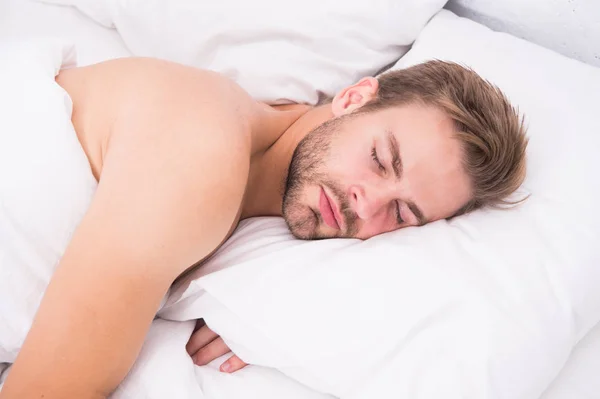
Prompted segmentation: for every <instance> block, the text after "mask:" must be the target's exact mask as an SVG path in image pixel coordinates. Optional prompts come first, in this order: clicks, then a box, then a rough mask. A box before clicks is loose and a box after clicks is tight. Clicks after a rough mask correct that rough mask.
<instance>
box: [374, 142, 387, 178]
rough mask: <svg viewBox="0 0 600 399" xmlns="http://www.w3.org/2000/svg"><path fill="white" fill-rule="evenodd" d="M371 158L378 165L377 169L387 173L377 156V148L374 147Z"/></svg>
mask: <svg viewBox="0 0 600 399" xmlns="http://www.w3.org/2000/svg"><path fill="white" fill-rule="evenodd" d="M371 158H373V161H374V162H375V164H376V165H377V168H379V170H380V171H382V172H385V166H383V164H382V163H381V161H380V160H379V157H378V156H377V149H376V148H375V147H373V149H372V150H371Z"/></svg>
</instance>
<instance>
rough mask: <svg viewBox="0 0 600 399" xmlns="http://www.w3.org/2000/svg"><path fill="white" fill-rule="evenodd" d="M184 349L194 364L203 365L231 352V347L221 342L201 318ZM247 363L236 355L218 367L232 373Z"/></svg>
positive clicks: (221, 339)
mask: <svg viewBox="0 0 600 399" xmlns="http://www.w3.org/2000/svg"><path fill="white" fill-rule="evenodd" d="M186 350H187V352H188V353H189V354H190V356H191V357H192V360H193V361H194V364H197V365H198V366H204V365H206V364H208V363H210V362H212V361H213V360H215V359H216V358H218V357H220V356H223V355H224V354H226V353H229V352H231V349H229V347H228V346H227V345H226V344H225V342H223V338H221V337H219V336H218V335H217V334H216V333H215V332H214V331H212V330H211V329H210V328H208V327H207V326H206V325H205V324H204V321H203V320H198V322H197V323H196V330H195V331H194V333H193V334H192V336H191V337H190V340H189V341H188V343H187V345H186ZM247 365H248V364H247V363H244V361H243V360H242V359H240V358H239V357H237V356H236V355H233V356H231V357H230V358H229V359H227V361H226V362H225V363H223V364H222V365H221V367H219V369H220V370H221V371H223V372H225V373H233V372H234V371H238V370H239V369H241V368H244V367H246V366H247Z"/></svg>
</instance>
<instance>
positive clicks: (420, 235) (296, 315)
mask: <svg viewBox="0 0 600 399" xmlns="http://www.w3.org/2000/svg"><path fill="white" fill-rule="evenodd" d="M432 58H440V59H446V60H453V61H457V62H461V63H463V64H466V65H469V66H471V67H472V68H473V69H475V71H477V72H479V73H480V74H481V75H482V76H484V77H485V78H488V79H489V80H491V81H493V82H494V83H496V84H498V85H499V86H500V87H501V88H502V89H503V90H505V91H506V93H507V94H508V96H509V97H510V98H511V100H512V101H513V102H514V104H516V105H518V106H519V107H520V109H521V111H522V112H523V113H525V115H526V117H527V122H528V125H529V136H530V138H531V141H530V146H529V150H528V155H529V159H528V165H529V175H528V178H527V180H526V182H525V188H526V190H527V191H530V192H531V194H532V195H531V198H530V199H529V200H528V201H527V202H526V203H525V204H523V205H522V206H520V207H518V208H516V209H513V210H505V211H500V210H495V211H489V210H483V211H477V212H475V213H472V214H470V215H466V216H464V217H459V218H456V219H455V220H452V221H439V222H437V223H434V224H431V225H428V226H425V227H422V228H410V229H404V230H400V231H397V232H394V233H390V234H386V235H382V236H378V237H375V238H373V239H370V240H367V241H364V242H359V241H353V240H326V241H318V242H302V241H295V240H292V239H291V236H290V235H289V233H286V232H285V226H284V224H283V222H282V221H281V220H280V219H260V220H258V221H257V220H253V221H248V222H247V223H246V224H244V225H242V229H241V230H240V231H238V233H237V234H241V236H240V235H236V236H234V238H233V239H232V240H231V242H230V243H229V245H226V246H224V247H223V248H222V249H221V251H220V252H219V253H217V254H216V255H215V256H214V257H213V258H212V259H211V260H210V261H209V262H208V265H207V266H206V267H207V268H208V269H207V270H214V269H218V268H222V267H226V266H235V267H228V268H226V269H225V270H222V271H219V272H216V273H213V274H210V275H208V276H205V277H203V278H200V279H195V278H196V277H197V275H192V276H189V277H188V278H187V279H186V280H185V281H184V282H183V283H182V284H181V285H180V286H178V287H176V288H175V289H174V292H173V295H172V297H171V299H170V301H169V302H168V304H167V306H166V307H165V308H164V309H163V311H162V312H161V313H160V315H161V317H164V318H169V319H173V320H185V319H190V318H196V317H204V318H205V320H206V321H207V323H208V325H209V326H211V328H213V329H214V330H215V331H216V332H217V333H219V334H220V335H221V336H223V338H224V339H225V341H226V342H227V343H228V344H229V345H230V347H231V348H232V349H233V350H234V352H236V353H237V354H239V355H240V356H241V357H242V358H243V359H244V360H245V361H247V362H249V363H252V364H258V365H264V366H270V367H275V368H278V369H279V370H280V371H282V372H283V373H285V374H287V375H288V376H290V377H291V378H294V379H296V380H297V381H300V382H303V383H304V384H306V385H308V386H310V387H312V388H314V389H316V390H319V391H322V392H327V393H330V394H333V395H335V396H339V397H341V398H344V399H351V398H352V399H353V398H378V397H409V398H411V399H433V398H435V399H438V398H440V397H443V398H445V399H449V398H457V399H458V398H461V399H463V398H473V399H481V398H496V399H531V398H538V397H539V396H540V395H541V394H542V392H543V391H544V389H545V388H546V387H547V386H548V385H549V384H550V382H551V381H552V380H553V378H554V377H555V376H556V375H557V373H558V372H559V371H560V369H561V367H562V366H563V365H564V363H565V361H566V359H567V358H568V356H569V353H570V351H571V350H572V348H573V345H574V344H575V343H576V342H577V341H578V340H580V339H581V338H582V337H583V336H584V335H585V334H586V333H587V332H588V331H589V330H590V329H591V328H592V326H593V325H595V324H596V323H597V322H598V321H599V320H600V290H599V289H598V287H600V248H599V247H598V243H599V242H600V228H599V226H600V213H599V212H597V209H596V208H597V206H596V205H597V204H598V203H599V202H600V179H598V178H597V176H596V173H597V171H599V170H600V157H598V155H597V151H598V148H600V135H598V132H599V131H600V119H598V109H597V107H598V104H600V70H598V69H596V68H593V67H591V66H588V65H585V64H582V63H579V62H577V61H573V60H570V59H567V58H565V57H563V56H560V55H558V54H556V53H553V52H550V51H549V50H545V49H543V48H541V47H539V46H536V45H533V44H531V43H528V42H525V41H522V40H519V39H516V38H514V37H512V36H509V35H506V34H501V33H495V32H492V31H490V30H489V29H487V28H485V27H484V26H482V25H479V24H477V23H474V22H472V21H469V20H466V19H461V18H458V17H456V16H455V15H454V14H452V13H450V12H448V11H442V12H440V13H439V14H438V15H437V16H436V17H435V18H434V19H433V20H432V21H431V22H430V23H429V24H428V25H427V27H426V28H425V29H424V30H423V32H422V33H421V35H420V37H419V39H418V40H417V42H416V43H415V46H414V48H413V49H412V50H411V51H410V52H409V53H408V54H407V55H406V56H405V57H404V58H403V59H402V60H401V62H400V64H399V65H398V66H397V67H404V66H407V65H410V64H415V63H418V62H421V61H425V60H428V59H432ZM255 223H258V224H259V225H258V228H254V229H253V228H252V225H253V224H255ZM269 223H270V224H269ZM252 240H256V241H257V243H256V244H251V242H252ZM269 242H272V244H271V245H265V243H269ZM246 246H250V248H249V252H248V253H247V254H246V253H245V247H246ZM260 246H264V249H261V248H260ZM202 273H204V272H203V271H202V269H201V270H200V274H202Z"/></svg>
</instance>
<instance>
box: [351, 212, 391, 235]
mask: <svg viewBox="0 0 600 399" xmlns="http://www.w3.org/2000/svg"><path fill="white" fill-rule="evenodd" d="M398 229H399V227H398V225H397V224H396V223H394V222H393V221H390V219H389V218H388V217H384V216H382V217H381V218H377V219H371V220H369V221H368V222H367V223H364V224H363V225H362V226H360V228H359V230H358V234H357V238H360V239H363V240H364V239H367V238H371V237H373V236H376V235H379V234H383V233H387V232H389V231H394V230H398Z"/></svg>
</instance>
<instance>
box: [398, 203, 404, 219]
mask: <svg viewBox="0 0 600 399" xmlns="http://www.w3.org/2000/svg"><path fill="white" fill-rule="evenodd" d="M396 221H397V222H398V224H402V223H404V219H402V216H401V215H400V203H399V202H398V201H396Z"/></svg>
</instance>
